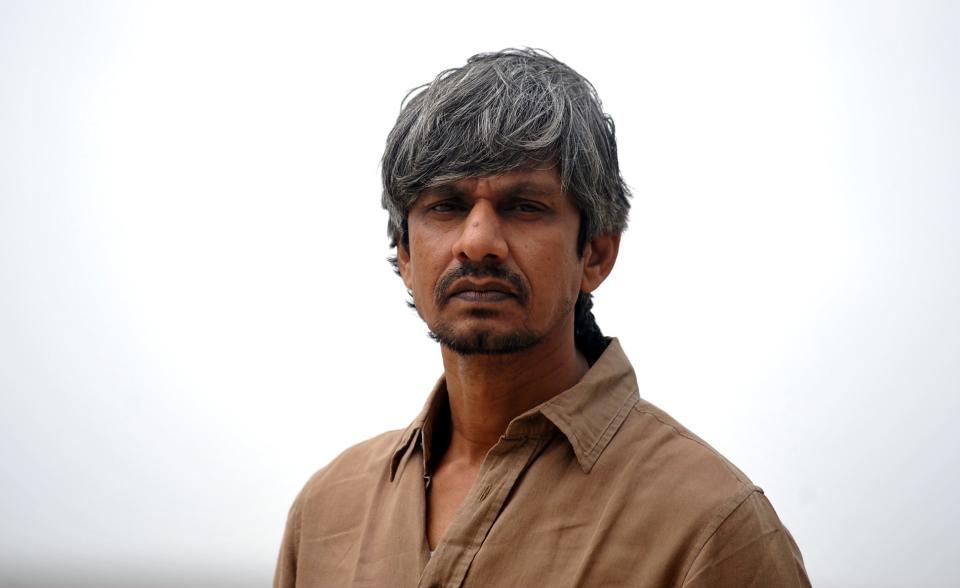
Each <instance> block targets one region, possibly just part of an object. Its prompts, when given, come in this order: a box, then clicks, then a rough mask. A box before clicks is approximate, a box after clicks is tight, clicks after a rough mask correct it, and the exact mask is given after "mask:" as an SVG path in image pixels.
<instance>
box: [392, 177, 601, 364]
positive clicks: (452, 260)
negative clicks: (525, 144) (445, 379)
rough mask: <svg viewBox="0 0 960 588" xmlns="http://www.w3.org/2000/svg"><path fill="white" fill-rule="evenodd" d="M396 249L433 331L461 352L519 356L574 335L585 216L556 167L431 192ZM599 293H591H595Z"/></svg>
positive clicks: (412, 213)
mask: <svg viewBox="0 0 960 588" xmlns="http://www.w3.org/2000/svg"><path fill="white" fill-rule="evenodd" d="M407 223H408V229H409V250H405V249H404V248H403V246H400V247H399V249H398V261H399V264H400V272H401V276H402V277H403V281H404V283H405V284H406V285H407V288H409V289H410V290H411V291H412V292H413V299H414V303H415V304H416V307H417V311H418V312H419V313H420V316H421V317H422V318H423V320H424V321H426V323H427V325H428V327H429V328H430V331H431V332H432V333H433V335H434V336H435V337H436V338H437V339H438V340H439V341H440V342H441V343H443V344H444V345H446V346H447V347H449V348H451V349H452V350H454V351H456V352H458V353H462V354H470V353H488V354H494V353H512V352H517V351H521V350H524V349H528V348H530V347H533V346H535V345H537V344H538V343H540V342H541V341H543V340H545V339H547V338H550V337H553V336H562V335H563V333H564V330H569V336H570V337H571V338H572V333H573V326H572V325H573V313H572V310H573V307H574V304H575V302H576V299H577V295H578V293H579V292H580V289H581V287H582V285H583V284H582V282H583V278H584V259H586V258H589V248H590V245H589V244H588V245H587V251H585V252H584V253H585V255H584V256H579V255H577V251H576V242H577V233H578V230H579V226H580V214H579V212H578V211H577V209H576V207H575V206H574V204H573V202H572V200H571V199H570V197H569V196H568V195H567V194H566V193H565V192H564V191H563V190H562V189H561V187H560V178H559V176H558V174H557V171H556V169H554V168H550V169H529V168H528V169H520V170H515V171H511V172H507V173H504V174H501V175H495V176H484V177H478V178H467V179H463V180H459V181H456V182H453V183H450V184H446V185H443V186H439V187H435V188H430V189H427V190H424V191H423V192H422V193H421V195H420V197H419V198H418V199H417V201H416V203H415V204H414V206H413V208H412V209H411V210H410V214H409V217H408V220H407ZM590 289H592V288H590Z"/></svg>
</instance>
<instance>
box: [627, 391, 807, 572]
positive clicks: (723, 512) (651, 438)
mask: <svg viewBox="0 0 960 588" xmlns="http://www.w3.org/2000/svg"><path fill="white" fill-rule="evenodd" d="M614 440H615V441H617V442H618V445H619V447H620V452H621V453H622V455H621V458H620V460H617V461H622V460H623V459H628V460H629V461H630V468H629V469H630V470H631V471H632V472H633V475H634V483H635V485H636V488H638V489H639V491H640V492H643V493H644V494H645V499H644V503H645V504H647V505H656V506H655V508H656V509H657V510H659V511H661V512H662V513H664V514H663V515H662V517H657V520H659V523H661V524H662V525H661V526H662V529H663V534H664V535H667V534H678V537H677V539H678V540H679V541H680V542H681V543H682V544H685V545H686V549H685V550H684V551H685V552H686V556H685V557H684V558H683V560H684V561H683V562H682V563H680V566H679V569H680V570H682V573H681V575H682V576H685V577H686V580H687V582H689V583H690V585H691V586H735V585H744V584H738V583H737V582H738V581H740V580H744V578H741V577H739V576H737V575H736V574H737V573H739V571H743V570H747V571H748V572H749V571H751V570H752V571H756V570H757V569H759V567H762V568H763V569H766V570H767V571H768V572H770V573H771V574H772V575H771V576H770V578H790V579H791V581H790V582H785V583H782V584H778V583H774V584H762V585H784V586H803V585H805V584H804V583H803V580H804V579H805V575H804V572H803V560H802V558H801V557H800V552H799V550H798V549H797V547H796V543H794V541H793V538H792V537H791V536H790V533H789V532H788V531H787V529H786V528H785V527H784V526H783V523H781V521H780V519H779V518H778V517H777V514H776V512H775V511H774V510H773V507H772V506H771V505H770V502H769V501H768V500H767V498H766V496H765V495H764V493H763V490H762V489H761V488H760V487H758V486H757V485H755V484H754V483H753V482H752V481H751V480H750V478H748V477H747V475H746V474H744V473H743V472H742V471H741V470H740V469H739V468H738V467H737V466H735V465H734V464H733V463H731V462H730V461H729V460H728V459H727V458H726V457H724V456H723V455H722V454H720V452H718V451H717V450H716V449H714V448H713V447H712V446H710V445H709V444H708V443H707V442H705V441H704V440H703V439H701V438H700V437H698V436H697V435H695V434H694V433H693V432H691V431H690V430H689V429H687V428H686V427H684V426H683V425H682V424H680V423H679V422H677V421H676V419H674V418H673V417H671V416H670V415H669V414H667V413H666V412H665V411H663V410H661V409H660V408H658V407H656V406H655V405H653V404H651V403H650V402H647V401H644V400H641V401H640V402H639V403H637V405H636V406H635V407H634V409H633V413H632V414H631V415H630V417H628V418H627V420H626V421H625V422H624V424H623V427H622V428H621V430H620V432H619V433H618V434H617V436H616V437H615V439H614ZM660 518H662V520H660ZM758 566H759V567H758ZM745 573H746V572H745ZM711 582H713V583H711ZM746 583H747V584H749V582H746ZM684 585H687V583H685V584H684Z"/></svg>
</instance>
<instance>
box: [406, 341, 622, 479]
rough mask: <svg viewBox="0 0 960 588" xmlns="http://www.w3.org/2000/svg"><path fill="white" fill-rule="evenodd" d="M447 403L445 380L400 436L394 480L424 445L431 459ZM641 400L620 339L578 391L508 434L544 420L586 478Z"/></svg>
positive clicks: (542, 407) (571, 391)
mask: <svg viewBox="0 0 960 588" xmlns="http://www.w3.org/2000/svg"><path fill="white" fill-rule="evenodd" d="M446 401H447V387H446V382H445V380H444V379H443V378H442V377H441V378H440V380H439V381H438V382H437V384H436V386H434V387H433V391H432V392H431V393H430V397H429V398H428V399H427V402H426V404H425V405H424V407H423V410H422V411H421V412H420V414H419V415H418V416H417V418H416V419H414V420H413V422H412V423H410V426H409V427H407V428H406V430H404V432H403V434H402V435H401V436H400V441H399V443H398V444H397V446H396V448H395V450H394V453H393V457H392V459H391V460H390V480H391V481H392V480H393V479H394V477H395V476H396V472H397V469H398V468H399V466H400V463H401V462H402V461H403V459H404V457H405V456H407V455H408V454H409V453H410V451H411V450H412V448H414V447H416V443H414V441H419V442H420V445H421V447H422V448H423V452H424V462H425V463H427V462H428V460H429V457H430V455H429V452H430V441H429V440H430V438H431V432H432V428H433V422H434V420H435V419H436V416H437V413H438V412H440V410H441V409H442V408H443V406H444V404H445V403H446ZM639 401H640V395H639V392H638V387H637V378H636V375H635V374H634V371H633V367H632V366H631V365H630V361H629V360H628V359H627V356H626V355H625V354H624V353H623V349H622V348H621V347H620V342H619V341H617V339H616V338H613V339H611V340H610V344H609V345H607V348H606V350H604V352H603V354H602V355H601V356H600V357H599V359H597V361H596V362H594V364H593V365H592V366H591V367H590V369H589V370H588V371H587V373H586V374H584V376H583V378H581V379H580V381H579V382H577V384H575V385H574V386H573V387H571V388H569V389H567V390H564V391H563V392H561V393H560V394H558V395H556V396H554V397H553V398H551V399H550V400H548V401H546V402H544V403H543V404H541V405H539V406H536V407H534V408H532V409H531V410H529V411H527V412H525V413H524V414H522V415H520V416H518V417H517V418H515V419H514V420H513V421H512V422H511V423H510V427H508V431H510V430H512V429H515V428H516V427H515V426H514V425H518V424H519V423H520V422H521V421H529V420H530V419H531V417H535V416H536V415H543V416H544V417H546V419H548V420H549V421H550V422H552V423H553V424H554V425H555V426H556V427H557V429H559V430H560V432H561V433H563V435H564V436H565V437H566V439H567V441H568V442H569V443H570V446H571V447H572V448H573V452H574V454H575V455H576V457H577V461H578V462H579V463H580V467H581V468H582V469H583V471H584V473H589V472H590V470H591V469H592V468H593V465H594V464H595V463H596V462H597V459H598V458H599V457H600V454H601V453H603V450H604V449H606V447H607V445H608V444H609V443H610V440H611V439H613V436H614V435H615V434H616V432H617V431H618V430H619V429H620V425H622V424H623V421H624V420H625V419H626V418H627V415H628V414H629V413H630V410H631V409H632V408H633V407H634V406H635V405H636V404H637V402H639Z"/></svg>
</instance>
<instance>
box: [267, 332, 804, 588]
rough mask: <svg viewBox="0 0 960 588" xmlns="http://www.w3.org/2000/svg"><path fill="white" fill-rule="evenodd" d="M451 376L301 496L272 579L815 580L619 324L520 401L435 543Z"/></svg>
mask: <svg viewBox="0 0 960 588" xmlns="http://www.w3.org/2000/svg"><path fill="white" fill-rule="evenodd" d="M445 406H446V388H445V386H444V383H443V380H441V381H440V382H439V383H438V385H437V387H436V388H435V389H434V391H433V393H432V394H431V395H430V399H429V400H428V402H427V405H426V407H425V408H424V410H423V412H422V413H421V414H420V416H419V417H417V419H416V420H414V422H413V423H412V424H411V425H410V426H409V427H407V429H406V430H404V431H393V432H389V433H384V434H383V435H380V436H379V437H375V438H373V439H370V440H369V441H366V442H364V443H361V444H359V445H356V446H354V447H352V448H350V449H348V450H346V451H345V452H344V453H343V454H341V455H340V456H339V457H337V458H336V459H335V460H334V461H333V462H331V463H330V464H329V465H328V466H327V467H325V468H323V469H322V470H320V471H319V472H317V473H316V474H315V475H314V476H313V477H312V478H311V479H310V481H309V482H307V484H306V486H305V487H304V489H303V490H302V491H301V493H300V495H299V496H297V499H296V501H295V502H294V504H293V507H292V508H291V509H290V516H289V519H288V521H287V528H286V532H285V534H284V538H283V545H282V546H281V549H280V558H279V562H278V564H277V571H276V577H275V579H274V586H275V587H277V588H281V587H282V588H288V587H289V588H292V587H294V586H296V587H298V588H314V587H320V586H336V587H344V586H376V587H384V586H398V587H406V586H411V587H412V586H422V587H440V586H443V587H460V586H464V587H477V588H480V587H483V588H488V587H498V586H551V587H554V586H649V587H661V586H676V587H680V586H683V587H690V588H693V587H711V588H713V587H727V586H729V587H738V588H740V587H745V586H754V587H764V588H767V587H780V586H809V585H810V583H809V580H807V576H806V573H805V571H804V567H803V560H802V559H801V556H800V551H799V550H798V549H797V545H796V544H795V543H794V541H793V538H792V537H791V536H790V533H789V532H788V531H787V529H786V528H785V527H784V526H783V524H782V523H781V522H780V519H779V518H777V515H776V513H775V512H774V510H773V508H772V507H771V506H770V503H769V502H768V501H767V498H766V497H765V496H764V494H763V491H762V490H761V489H760V488H758V487H757V486H754V485H753V483H751V482H750V480H749V479H747V477H746V476H745V475H744V474H743V473H742V472H740V470H738V469H737V468H736V467H734V466H733V465H732V464H731V463H729V462H728V461H727V460H726V459H724V458H723V456H721V455H720V454H719V453H717V452H716V451H714V450H713V449H712V448H711V447H710V446H709V445H707V444H706V443H704V442H703V441H701V440H700V439H699V438H698V437H696V436H695V435H693V434H692V433H690V432H689V431H688V430H686V429H685V428H683V426H681V425H680V424H678V423H677V422H676V421H674V420H673V419H672V418H670V417H669V416H668V415H667V414H666V413H664V412H663V411H661V410H660V409H658V408H657V407H655V406H653V405H652V404H650V403H649V402H646V401H644V400H641V399H640V397H639V395H638V393H637V382H636V378H635V376H634V373H633V368H632V367H631V366H630V363H629V361H628V360H627V358H626V356H625V355H624V354H623V351H622V349H621V347H620V344H619V343H618V342H617V341H616V339H614V340H613V341H612V342H611V343H610V345H609V346H608V347H607V350H606V351H605V352H604V353H603V355H602V356H601V357H600V358H599V359H598V360H597V362H596V363H595V364H594V365H593V366H592V367H591V368H590V371H588V372H587V373H586V375H584V377H583V379H582V380H581V381H580V382H579V383H578V384H577V385H576V386H574V387H572V388H570V389H569V390H566V391H564V392H563V393H561V394H559V395H557V396H555V397H554V398H552V399H550V400H549V401H547V402H545V403H543V404H541V405H540V406H538V407H536V408H534V409H532V410H530V411H528V412H527V413H524V414H523V415H520V416H518V417H517V418H516V419H514V420H513V421H512V422H511V423H510V425H509V427H508V428H507V431H506V434H504V436H503V437H502V438H501V439H500V441H499V443H497V445H495V446H494V447H493V449H491V450H490V452H489V454H488V455H487V457H486V460H485V461H484V463H483V466H482V468H481V470H480V473H479V475H478V477H477V480H476V482H475V484H474V486H473V488H472V490H471V491H470V494H469V495H468V496H467V498H466V499H465V500H464V503H463V505H462V506H461V507H460V510H459V511H458V513H457V515H456V517H455V518H454V520H453V522H452V523H451V524H450V526H449V527H448V529H447V531H446V534H445V535H444V536H443V539H442V540H441V542H440V543H439V545H437V549H436V551H435V552H434V554H433V555H432V556H431V555H430V552H429V549H428V547H427V540H426V534H425V528H426V518H425V504H426V500H425V481H426V480H427V479H428V478H427V477H426V474H427V472H425V464H426V463H429V452H430V441H431V438H432V435H431V429H432V427H433V424H434V421H435V419H436V418H437V415H438V414H444V410H445Z"/></svg>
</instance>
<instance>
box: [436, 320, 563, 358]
mask: <svg viewBox="0 0 960 588" xmlns="http://www.w3.org/2000/svg"><path fill="white" fill-rule="evenodd" d="M430 337H431V338H432V339H433V340H434V341H437V342H439V343H440V344H441V345H443V346H444V347H447V348H449V349H450V350H451V351H453V352H454V353H457V354H459V355H509V354H511V353H520V352H521V351H526V350H528V349H531V348H533V347H536V346H537V345H539V344H540V343H541V342H543V340H544V338H545V336H544V335H540V334H538V333H534V332H533V331H529V330H524V329H518V330H514V331H509V332H506V333H495V332H493V331H491V330H490V329H476V330H471V331H468V332H457V331H456V330H455V329H452V328H450V325H446V324H440V325H437V326H436V327H435V328H431V329H430Z"/></svg>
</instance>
